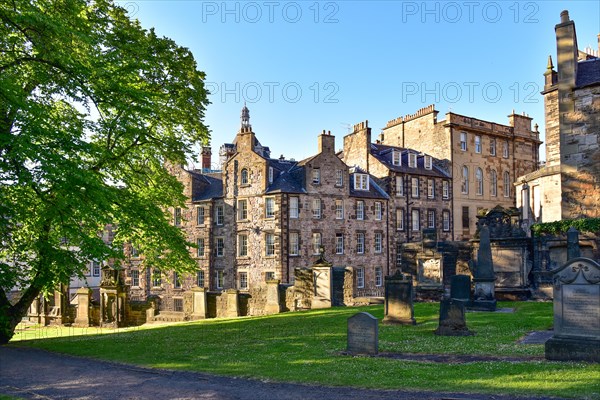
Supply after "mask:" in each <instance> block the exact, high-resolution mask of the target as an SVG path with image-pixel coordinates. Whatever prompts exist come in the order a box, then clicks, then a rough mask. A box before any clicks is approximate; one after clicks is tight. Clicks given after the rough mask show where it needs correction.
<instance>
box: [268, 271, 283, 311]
mask: <svg viewBox="0 0 600 400" xmlns="http://www.w3.org/2000/svg"><path fill="white" fill-rule="evenodd" d="M279 283H280V280H279V279H271V280H268V281H267V303H266V304H265V313H267V314H279V313H280V312H281V301H280V299H279Z"/></svg>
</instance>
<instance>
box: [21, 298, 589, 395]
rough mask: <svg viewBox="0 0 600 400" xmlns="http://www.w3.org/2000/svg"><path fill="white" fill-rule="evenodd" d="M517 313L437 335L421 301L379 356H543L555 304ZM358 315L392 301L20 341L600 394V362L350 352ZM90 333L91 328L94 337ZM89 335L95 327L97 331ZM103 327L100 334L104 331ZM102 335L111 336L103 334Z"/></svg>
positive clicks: (530, 305) (366, 379)
mask: <svg viewBox="0 0 600 400" xmlns="http://www.w3.org/2000/svg"><path fill="white" fill-rule="evenodd" d="M499 307H508V308H514V309H515V312H514V313H468V314H467V323H468V325H469V328H470V329H472V330H474V331H475V332H476V335H475V336H468V337H438V336H435V335H434V334H433V331H434V329H435V328H436V327H437V316H438V310H439V305H438V304H437V303H419V304H416V305H415V317H416V319H417V323H418V324H417V325H416V326H387V325H381V324H380V331H379V350H380V352H407V353H427V354H475V355H503V356H516V357H520V356H523V357H525V356H543V354H544V348H543V345H523V344H518V343H517V340H518V339H519V338H521V337H523V336H524V335H525V334H526V333H527V332H529V331H533V330H545V329H548V328H550V327H551V325H552V303H536V302H515V303H509V302H507V303H500V304H499ZM359 311H367V312H369V313H371V314H373V315H374V316H375V317H377V318H379V319H381V318H383V306H380V305H379V306H369V307H348V308H332V309H325V310H315V311H307V312H295V313H284V314H278V315H274V316H269V317H254V318H239V319H214V320H206V321H201V322H193V323H182V324H176V325H168V326H166V325H164V326H156V327H151V328H146V327H143V328H133V329H128V330H123V329H121V330H118V331H116V332H115V331H112V332H113V333H112V334H105V333H110V332H111V331H103V330H99V329H97V328H89V329H87V330H76V329H73V328H63V329H62V330H60V331H59V330H57V329H56V328H54V331H52V334H53V335H55V336H59V335H64V336H62V337H56V338H48V337H47V338H44V336H50V333H48V334H46V335H44V334H41V333H39V332H40V331H39V330H36V329H29V330H27V331H28V332H27V331H25V332H24V333H22V334H19V335H18V336H16V337H15V338H14V342H15V343H18V340H19V339H20V338H23V339H30V338H32V337H33V338H41V339H38V340H26V341H22V342H20V343H19V344H20V345H28V346H33V347H39V348H44V349H48V350H52V351H58V352H64V353H69V354H75V355H81V356H89V357H95V358H101V359H107V360H112V361H120V362H126V363H131V364H139V365H145V366H149V367H157V368H172V369H183V370H192V371H203V372H210V373H215V374H222V375H235V376H243V377H256V378H263V379H272V380H281V381H289V382H306V383H317V384H324V385H344V386H358V387H366V388H384V389H423V390H438V391H454V392H480V393H506V394H522V395H541V396H560V397H572V398H589V399H592V398H596V399H598V398H600V366H599V365H597V364H585V363H574V362H569V363H563V362H560V363H559V362H547V361H544V360H534V361H527V360H524V361H523V362H506V361H486V362H474V363H463V364H440V363H424V362H414V361H404V360H395V359H388V358H376V357H351V356H344V355H341V352H342V351H344V350H345V347H346V326H347V324H346V321H347V319H348V317H350V316H352V315H354V314H355V313H356V312H359ZM86 333H87V334H86ZM90 333H93V334H92V335H90ZM96 333H97V334H96ZM100 333H102V334H100Z"/></svg>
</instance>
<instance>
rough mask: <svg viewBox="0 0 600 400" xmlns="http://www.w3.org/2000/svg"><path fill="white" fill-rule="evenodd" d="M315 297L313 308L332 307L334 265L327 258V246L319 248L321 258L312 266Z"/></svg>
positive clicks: (312, 302)
mask: <svg viewBox="0 0 600 400" xmlns="http://www.w3.org/2000/svg"><path fill="white" fill-rule="evenodd" d="M311 270H312V276H313V297H312V301H311V308H313V309H315V308H330V307H331V304H332V297H333V296H332V266H331V263H330V262H328V261H327V260H325V247H323V246H321V247H320V248H319V259H318V260H317V261H316V263H315V264H314V265H313V266H312V267H311Z"/></svg>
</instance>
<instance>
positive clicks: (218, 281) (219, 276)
mask: <svg viewBox="0 0 600 400" xmlns="http://www.w3.org/2000/svg"><path fill="white" fill-rule="evenodd" d="M215 286H216V288H217V289H223V286H225V273H224V272H223V270H217V272H216V275H215Z"/></svg>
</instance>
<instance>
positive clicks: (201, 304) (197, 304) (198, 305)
mask: <svg viewBox="0 0 600 400" xmlns="http://www.w3.org/2000/svg"><path fill="white" fill-rule="evenodd" d="M192 304H193V306H192V308H193V311H192V315H191V319H192V320H198V319H205V318H206V310H207V308H206V289H205V288H203V287H193V288H192Z"/></svg>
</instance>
